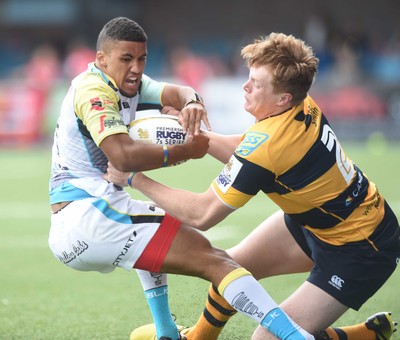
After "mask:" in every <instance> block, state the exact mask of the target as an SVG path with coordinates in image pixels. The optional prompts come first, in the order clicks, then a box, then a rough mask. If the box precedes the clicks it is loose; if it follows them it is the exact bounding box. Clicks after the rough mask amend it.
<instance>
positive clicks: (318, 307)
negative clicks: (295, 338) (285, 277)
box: [252, 282, 396, 340]
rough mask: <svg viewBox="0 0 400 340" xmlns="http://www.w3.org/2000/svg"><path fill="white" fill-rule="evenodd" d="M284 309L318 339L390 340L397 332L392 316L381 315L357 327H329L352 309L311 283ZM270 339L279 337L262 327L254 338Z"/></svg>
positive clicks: (376, 315) (387, 314) (292, 298)
mask: <svg viewBox="0 0 400 340" xmlns="http://www.w3.org/2000/svg"><path fill="white" fill-rule="evenodd" d="M281 307H282V309H283V310H284V311H285V312H286V313H288V314H289V315H290V316H291V317H292V318H293V320H295V322H297V323H298V324H300V325H302V327H304V328H305V329H307V330H308V331H309V332H310V333H312V334H314V336H315V339H316V340H344V339H345V340H360V339H363V340H377V339H378V340H389V339H390V338H391V335H392V334H393V333H394V331H395V330H396V327H395V326H396V323H394V322H393V321H392V319H391V315H390V313H377V314H375V315H373V316H372V317H370V318H368V320H367V321H366V322H362V323H359V324H356V325H351V326H344V327H329V325H331V324H333V323H334V322H335V321H336V320H337V319H339V318H340V317H341V316H342V315H343V314H344V313H345V311H346V310H347V309H348V307H346V306H345V305H343V304H341V303H340V302H338V301H337V300H336V299H335V298H333V297H332V296H331V295H329V294H327V293H326V292H324V291H323V290H322V289H320V288H318V287H316V286H314V285H313V284H311V283H309V282H305V283H303V284H302V285H301V286H300V288H299V289H297V290H296V292H294V293H293V294H292V295H291V296H290V297H289V298H288V299H286V300H285V301H284V302H282V303H281ZM324 328H325V330H323V331H321V329H324ZM270 339H276V338H275V337H274V336H273V335H272V334H271V333H269V332H267V331H266V330H265V329H264V328H262V327H258V328H257V329H256V330H255V332H254V334H253V336H252V340H270Z"/></svg>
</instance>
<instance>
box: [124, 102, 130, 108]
mask: <svg viewBox="0 0 400 340" xmlns="http://www.w3.org/2000/svg"><path fill="white" fill-rule="evenodd" d="M122 107H123V108H124V109H130V106H129V103H128V102H122Z"/></svg>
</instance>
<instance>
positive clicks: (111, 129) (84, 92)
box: [74, 76, 128, 146]
mask: <svg viewBox="0 0 400 340" xmlns="http://www.w3.org/2000/svg"><path fill="white" fill-rule="evenodd" d="M93 77H94V76H93ZM118 102H119V97H118V95H117V94H116V93H115V91H114V90H113V89H111V88H110V87H109V86H108V85H107V84H105V83H101V82H94V81H91V79H90V78H88V79H86V81H84V82H81V84H79V86H77V89H76V94H75V101H74V110H75V114H76V116H77V118H78V120H79V121H80V122H79V121H78V123H81V124H82V125H83V126H84V128H83V129H85V128H86V130H87V131H88V132H89V133H90V136H91V138H92V139H93V141H94V142H95V143H96V145H97V146H99V145H100V143H101V142H102V141H103V139H104V138H106V137H107V136H110V135H112V134H116V133H128V129H127V127H126V126H125V124H124V121H123V120H122V118H121V115H120V113H119V106H118Z"/></svg>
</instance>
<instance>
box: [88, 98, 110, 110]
mask: <svg viewBox="0 0 400 340" xmlns="http://www.w3.org/2000/svg"><path fill="white" fill-rule="evenodd" d="M90 104H91V105H92V109H93V110H96V111H103V110H104V109H105V106H106V105H107V104H112V101H111V100H108V99H103V100H102V99H100V98H99V97H96V98H92V99H90Z"/></svg>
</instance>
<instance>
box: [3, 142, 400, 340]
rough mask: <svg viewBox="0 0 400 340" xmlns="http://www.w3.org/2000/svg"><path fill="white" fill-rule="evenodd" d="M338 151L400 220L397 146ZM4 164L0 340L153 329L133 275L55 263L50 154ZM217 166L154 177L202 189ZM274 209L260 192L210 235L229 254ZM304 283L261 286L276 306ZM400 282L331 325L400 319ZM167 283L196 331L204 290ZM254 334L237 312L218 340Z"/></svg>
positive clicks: (189, 281) (112, 335) (283, 280)
mask: <svg viewBox="0 0 400 340" xmlns="http://www.w3.org/2000/svg"><path fill="white" fill-rule="evenodd" d="M343 146H344V147H345V149H346V151H347V154H348V155H349V156H350V158H352V159H353V160H354V161H355V162H356V163H357V164H358V166H359V167H361V168H362V169H363V170H364V171H365V172H366V173H367V175H368V176H369V178H370V179H371V180H372V181H375V182H376V183H377V184H379V187H380V191H381V192H382V194H383V195H385V197H386V198H387V199H388V200H389V202H391V203H392V206H393V208H394V209H395V210H396V212H397V215H398V217H400V192H399V188H400V186H399V175H398V172H399V170H398V169H399V166H400V145H399V144H394V145H387V144H382V143H380V144H378V143H370V144H360V145H346V144H345V145H343ZM0 162H1V168H2V170H1V176H0V188H1V195H0V255H1V256H0V276H1V277H0V339H128V338H129V334H130V332H131V330H132V329H134V328H135V327H138V326H140V325H142V324H145V323H148V322H151V317H150V313H149V311H148V308H147V305H146V301H145V299H144V296H143V292H142V289H141V285H140V282H139V280H138V278H137V277H136V274H135V273H134V272H131V273H128V272H126V271H124V270H116V271H115V272H113V273H111V274H108V275H102V274H98V273H81V272H77V271H73V270H71V269H68V268H67V267H65V266H64V265H62V264H61V263H59V262H58V261H57V260H56V259H54V258H53V256H52V254H51V252H50V250H49V249H48V246H47V233H48V229H49V218H50V209H49V206H48V196H47V193H48V175H49V167H50V147H48V148H47V149H37V150H25V151H10V150H8V151H7V150H1V151H0ZM220 167H221V165H220V164H219V163H217V162H216V161H214V160H212V159H211V158H208V157H207V158H205V159H203V160H197V161H191V162H187V163H186V164H182V165H179V166H177V167H172V168H168V169H162V170H157V171H153V172H150V174H151V176H153V177H155V178H157V179H159V180H162V181H163V182H165V183H167V184H170V185H173V186H179V187H182V188H186V189H191V190H194V191H202V190H206V189H207V187H208V184H209V183H210V180H211V179H212V178H213V177H214V176H216V175H217V174H218V172H219V170H220ZM132 194H134V196H135V197H138V198H143V196H141V195H139V194H137V193H133V191H132ZM275 209H276V207H275V206H274V205H273V204H272V203H270V202H269V201H268V200H267V199H266V198H264V197H262V196H261V195H259V196H257V197H256V198H254V199H253V200H252V201H251V202H250V203H249V204H248V205H247V206H245V207H244V208H242V209H240V210H239V211H237V212H235V213H234V214H232V215H231V216H230V217H228V219H227V220H225V221H224V222H222V223H221V224H220V225H219V226H217V227H215V228H214V230H211V231H209V232H207V236H208V237H210V239H211V240H212V241H213V243H214V244H216V245H218V246H220V247H224V248H227V247H230V246H232V245H234V244H235V243H236V242H238V240H239V239H240V238H241V237H243V236H244V235H246V234H247V233H248V232H249V231H250V230H251V229H252V228H253V227H254V226H255V225H257V223H259V222H260V221H261V220H262V219H263V218H264V217H265V216H266V215H268V214H270V213H271V212H273V211H274V210H275ZM188 256H189V254H188ZM304 277H305V276H304V275H293V276H286V277H279V278H278V277H277V278H271V279H267V280H263V281H262V283H263V285H264V286H265V287H266V288H267V289H268V291H269V292H270V294H271V295H272V296H273V297H274V298H275V299H276V300H277V301H281V300H282V299H284V298H285V297H286V296H287V295H288V294H290V292H292V291H293V290H294V289H295V287H296V286H298V285H299V284H300V283H301V282H302V280H303V279H304ZM399 279H400V274H399V270H397V271H396V273H395V274H394V275H393V276H392V277H391V278H390V279H389V281H388V282H387V284H386V285H385V287H384V288H383V289H381V291H379V292H378V293H377V294H376V295H375V296H374V297H373V298H372V299H371V300H370V301H368V302H367V303H366V304H365V305H364V306H363V307H362V309H361V310H360V311H359V312H358V313H357V312H354V311H349V312H348V313H347V314H346V315H345V316H343V317H342V319H341V320H339V322H338V323H337V324H344V323H355V322H358V321H361V320H364V319H365V318H366V317H367V316H369V315H370V314H372V313H375V312H376V311H380V310H391V311H392V312H393V313H394V315H395V316H396V317H397V318H398V319H400V306H399V303H398V295H397V294H398V284H399V282H400V281H399ZM169 282H170V302H171V309H172V311H173V312H174V313H175V314H176V315H177V317H178V320H177V321H178V323H180V324H186V325H190V324H193V323H194V322H195V321H196V319H197V317H198V315H199V313H200V312H201V311H202V309H203V304H204V301H205V298H206V292H207V287H208V283H207V282H205V281H202V280H200V279H195V278H188V277H178V276H171V277H170V279H169ZM254 327H255V322H253V321H251V320H248V319H247V318H245V317H243V316H240V315H238V316H235V318H234V320H232V321H231V322H229V323H228V326H227V327H226V329H225V330H224V331H223V333H222V336H221V337H220V338H221V339H227V340H228V339H229V340H241V339H249V338H250V334H251V331H252V329H253V328H254Z"/></svg>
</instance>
